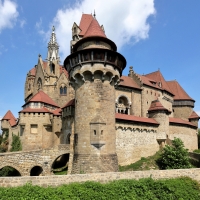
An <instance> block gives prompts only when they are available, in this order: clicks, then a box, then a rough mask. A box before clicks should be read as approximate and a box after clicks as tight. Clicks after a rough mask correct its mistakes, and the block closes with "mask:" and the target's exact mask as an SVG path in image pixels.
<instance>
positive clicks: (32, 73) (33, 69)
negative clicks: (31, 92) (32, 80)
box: [29, 67, 36, 76]
mask: <svg viewBox="0 0 200 200" xmlns="http://www.w3.org/2000/svg"><path fill="white" fill-rule="evenodd" d="M35 72H36V68H35V67H34V68H32V69H31V70H30V71H29V74H30V75H32V76H35Z"/></svg>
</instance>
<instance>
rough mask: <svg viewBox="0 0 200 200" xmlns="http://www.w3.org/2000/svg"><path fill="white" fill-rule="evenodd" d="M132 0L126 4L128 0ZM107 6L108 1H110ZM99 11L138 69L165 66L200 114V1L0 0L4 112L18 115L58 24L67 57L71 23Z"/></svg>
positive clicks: (1, 112)
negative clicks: (29, 75) (31, 74)
mask: <svg viewBox="0 0 200 200" xmlns="http://www.w3.org/2000/svg"><path fill="white" fill-rule="evenodd" d="M125 2H126V3H125ZM105 5H106V6H105ZM94 9H95V10H96V15H97V20H98V21H99V23H100V24H103V25H104V28H105V33H106V34H107V36H108V37H109V38H110V39H112V40H113V41H114V42H116V44H117V45H118V47H119V48H118V51H119V52H120V53H121V54H123V55H124V57H125V58H126V60H127V67H126V69H125V70H124V74H125V75H127V74H128V69H129V66H133V67H134V70H135V72H136V73H139V74H143V73H144V74H147V73H150V72H153V71H156V70H158V69H160V71H161V72H162V74H163V76H164V77H165V79H166V80H175V79H176V80H177V81H178V82H179V83H180V85H181V86H182V87H183V88H184V89H185V90H186V92H187V93H188V94H189V95H190V96H191V97H192V98H193V99H195V100H196V103H195V108H194V110H195V111H197V112H198V113H199V114H200V90H199V75H200V20H199V19H200V12H199V10H200V1H199V0H192V1H189V0H176V1H174V0H167V1H166V0H140V1H138V0H126V1H124V0H109V1H106V0H96V1H93V0H83V1H70V0H57V1H53V0H48V1H44V0H41V1H27V0H0V70H1V73H0V80H1V87H0V91H1V95H0V116H1V117H2V116H3V115H4V114H5V113H6V112H7V110H11V111H12V112H13V113H14V115H15V116H16V117H17V116H18V112H19V111H20V110H21V106H22V105H23V104H24V83H25V78H26V74H27V72H28V71H29V70H30V69H31V68H33V67H34V65H35V64H37V60H38V54H41V55H42V58H43V59H45V58H46V56H47V42H48V40H49V38H50V32H51V27H52V25H55V27H56V34H57V39H58V43H59V45H60V53H61V59H62V60H63V59H64V58H65V57H66V56H67V55H68V54H69V47H70V46H69V43H70V39H71V38H70V37H71V35H70V34H71V27H72V25H73V22H74V21H75V22H77V23H78V24H79V21H80V18H81V14H82V13H91V12H93V10H94Z"/></svg>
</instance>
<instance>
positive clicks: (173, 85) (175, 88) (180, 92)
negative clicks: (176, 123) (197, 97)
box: [167, 81, 194, 101]
mask: <svg viewBox="0 0 200 200" xmlns="http://www.w3.org/2000/svg"><path fill="white" fill-rule="evenodd" d="M167 84H168V86H169V88H170V90H171V91H172V92H173V94H174V95H175V96H174V100H192V101H194V99H192V98H191V97H190V96H189V95H188V94H187V93H186V92H185V90H184V89H183V88H182V87H181V86H180V84H179V83H178V82H177V81H167Z"/></svg>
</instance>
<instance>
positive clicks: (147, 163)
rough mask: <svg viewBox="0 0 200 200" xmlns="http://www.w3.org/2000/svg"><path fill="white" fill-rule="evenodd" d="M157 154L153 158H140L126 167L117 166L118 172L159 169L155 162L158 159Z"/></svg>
mask: <svg viewBox="0 0 200 200" xmlns="http://www.w3.org/2000/svg"><path fill="white" fill-rule="evenodd" d="M159 153H160V152H157V153H156V154H155V155H153V156H149V157H147V158H144V157H142V158H141V159H140V160H139V161H137V162H135V163H132V164H130V165H126V166H119V171H121V172H123V171H143V170H152V169H159V167H158V165H157V163H156V161H155V160H157V159H158V157H159Z"/></svg>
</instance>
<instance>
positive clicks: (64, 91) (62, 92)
mask: <svg viewBox="0 0 200 200" xmlns="http://www.w3.org/2000/svg"><path fill="white" fill-rule="evenodd" d="M60 95H67V87H66V86H63V85H62V86H61V87H60Z"/></svg>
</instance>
